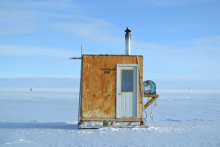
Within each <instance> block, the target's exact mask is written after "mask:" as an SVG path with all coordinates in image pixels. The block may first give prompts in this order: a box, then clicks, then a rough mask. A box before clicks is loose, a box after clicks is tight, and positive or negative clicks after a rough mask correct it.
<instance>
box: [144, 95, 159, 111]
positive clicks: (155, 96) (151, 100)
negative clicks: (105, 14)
mask: <svg viewBox="0 0 220 147" xmlns="http://www.w3.org/2000/svg"><path fill="white" fill-rule="evenodd" d="M145 96H146V97H151V99H150V100H149V101H148V102H147V103H146V104H145V105H144V110H145V109H147V107H149V106H150V105H151V104H152V103H153V102H154V101H155V100H156V99H157V98H158V97H159V95H144V97H145Z"/></svg>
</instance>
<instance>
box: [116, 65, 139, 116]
mask: <svg viewBox="0 0 220 147" xmlns="http://www.w3.org/2000/svg"><path fill="white" fill-rule="evenodd" d="M119 67H125V68H126V67H135V68H136V71H137V72H136V77H134V78H136V81H137V82H136V85H137V87H136V88H135V86H134V88H135V89H136V103H137V106H136V108H137V110H136V116H134V117H132V118H138V93H139V91H138V88H139V65H138V64H117V65H116V84H115V88H116V98H115V99H116V113H115V117H116V118H121V117H118V107H117V106H118V104H117V103H118V93H119V92H120V91H118V87H117V86H118V85H117V83H118V80H119V79H120V80H121V73H120V71H121V70H120V71H119V74H120V75H119V76H120V78H119V79H118V78H117V77H118V69H119ZM134 85H135V84H134Z"/></svg>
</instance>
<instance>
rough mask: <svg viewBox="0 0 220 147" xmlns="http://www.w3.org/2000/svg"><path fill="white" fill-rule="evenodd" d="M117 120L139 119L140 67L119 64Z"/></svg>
mask: <svg viewBox="0 0 220 147" xmlns="http://www.w3.org/2000/svg"><path fill="white" fill-rule="evenodd" d="M116 75H117V76H116V79H117V82H116V118H137V116H138V115H137V112H138V111H137V109H138V105H137V104H138V75H139V74H138V65H135V64H117V73H116Z"/></svg>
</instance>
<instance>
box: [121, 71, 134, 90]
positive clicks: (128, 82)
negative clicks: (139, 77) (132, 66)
mask: <svg viewBox="0 0 220 147" xmlns="http://www.w3.org/2000/svg"><path fill="white" fill-rule="evenodd" d="M133 74H134V72H133V70H121V92H133V80H134V78H133Z"/></svg>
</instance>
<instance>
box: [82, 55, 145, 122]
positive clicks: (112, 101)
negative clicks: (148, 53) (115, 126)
mask: <svg viewBox="0 0 220 147" xmlns="http://www.w3.org/2000/svg"><path fill="white" fill-rule="evenodd" d="M138 59H139V66H140V81H141V84H142V83H143V56H138ZM82 60H83V66H82V68H83V70H82V83H83V88H82V118H86V119H89V118H90V119H106V118H107V119H115V113H116V65H117V64H137V56H124V55H83V57H82ZM138 91H139V92H138V118H142V110H143V105H142V97H141V92H140V91H141V90H140V87H139V90H138Z"/></svg>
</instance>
